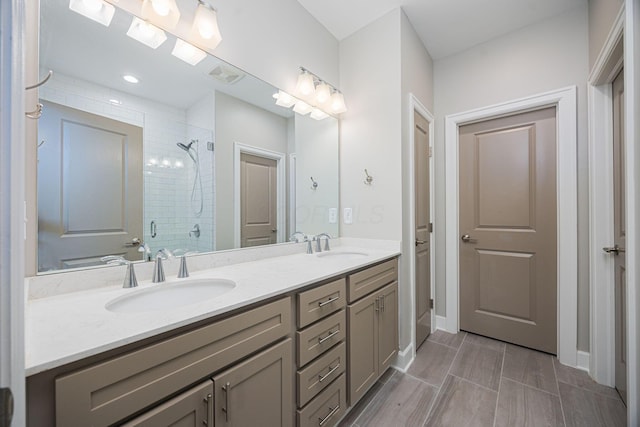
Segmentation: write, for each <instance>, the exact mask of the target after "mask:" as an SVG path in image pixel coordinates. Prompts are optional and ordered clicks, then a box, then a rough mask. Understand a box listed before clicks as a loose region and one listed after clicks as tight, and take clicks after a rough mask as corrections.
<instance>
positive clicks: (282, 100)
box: [273, 91, 298, 108]
mask: <svg viewBox="0 0 640 427" xmlns="http://www.w3.org/2000/svg"><path fill="white" fill-rule="evenodd" d="M273 97H274V98H275V99H276V105H279V106H281V107H284V108H291V107H293V106H294V105H295V104H296V102H297V101H298V100H297V99H296V98H294V97H293V96H291V95H289V94H288V93H287V92H283V91H278V93H274V94H273Z"/></svg>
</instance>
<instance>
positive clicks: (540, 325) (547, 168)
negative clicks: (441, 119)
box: [459, 107, 557, 354]
mask: <svg viewBox="0 0 640 427" xmlns="http://www.w3.org/2000/svg"><path fill="white" fill-rule="evenodd" d="M459 144H460V145H459V167H460V172H459V173H460V183H459V185H460V200H459V203H460V218H459V221H460V222H459V226H460V234H461V241H460V246H459V250H460V328H461V329H464V330H466V331H470V332H473V333H477V334H480V335H485V336H489V337H493V338H496V339H499V340H503V341H508V342H512V343H515V344H519V345H522V346H526V347H530V348H534V349H538V350H541V351H545V352H548V353H553V354H556V352H557V342H556V341H557V339H556V336H557V326H556V323H557V314H556V312H557V278H556V276H557V273H556V272H557V250H556V245H557V238H556V235H557V230H556V228H557V225H556V212H557V208H556V204H557V202H556V109H555V107H552V108H546V109H542V110H537V111H530V112H524V113H520V114H517V115H512V116H509V117H502V118H497V119H490V120H486V121H483V122H478V123H474V124H470V125H466V126H463V127H460V139H459Z"/></svg>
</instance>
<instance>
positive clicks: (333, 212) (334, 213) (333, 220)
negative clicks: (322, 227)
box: [329, 208, 338, 224]
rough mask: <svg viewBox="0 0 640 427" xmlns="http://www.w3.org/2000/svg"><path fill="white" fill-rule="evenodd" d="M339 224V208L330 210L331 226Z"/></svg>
mask: <svg viewBox="0 0 640 427" xmlns="http://www.w3.org/2000/svg"><path fill="white" fill-rule="evenodd" d="M336 222H338V208H329V224H335V223H336Z"/></svg>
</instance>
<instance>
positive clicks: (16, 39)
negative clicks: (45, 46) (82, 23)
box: [0, 0, 38, 426]
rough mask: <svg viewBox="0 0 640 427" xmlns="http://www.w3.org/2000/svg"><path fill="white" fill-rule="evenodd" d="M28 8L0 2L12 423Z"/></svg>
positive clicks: (6, 338)
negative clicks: (24, 53)
mask: <svg viewBox="0 0 640 427" xmlns="http://www.w3.org/2000/svg"><path fill="white" fill-rule="evenodd" d="M27 13H28V11H27V9H26V6H25V4H24V2H21V1H19V0H12V1H3V2H0V20H1V25H0V53H1V54H0V69H2V70H3V72H2V73H1V75H0V165H1V166H0V185H1V186H0V342H1V343H2V345H0V387H3V388H4V387H9V388H10V389H11V391H12V393H13V397H14V414H13V422H12V425H14V426H18V425H24V424H25V423H26V394H25V376H24V366H25V320H24V307H25V304H24V303H25V299H24V298H25V280H24V278H25V238H26V226H27V225H26V221H25V215H26V202H25V200H26V199H25V194H26V192H25V186H26V184H25V181H26V174H25V167H24V165H25V161H26V160H25V156H26V149H25V147H26V144H25V143H31V144H33V146H32V148H35V140H27V139H26V125H25V121H28V120H30V119H27V118H25V116H24V114H25V111H33V109H34V107H35V105H36V104H37V102H38V99H37V93H33V92H35V91H31V92H32V93H30V94H28V95H29V96H27V93H26V92H25V90H24V87H25V80H26V78H25V75H29V77H31V76H32V75H33V74H35V73H36V72H37V71H35V70H33V69H32V70H29V72H28V71H26V70H25V57H24V55H23V52H24V49H25V47H26V44H27V39H26V38H25V34H26V33H25V31H26V30H25V28H26V26H25V23H26V19H27ZM27 84H31V82H29V83H27ZM27 102H28V103H27ZM31 125H32V126H33V124H31Z"/></svg>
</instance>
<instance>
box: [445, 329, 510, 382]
mask: <svg viewBox="0 0 640 427" xmlns="http://www.w3.org/2000/svg"><path fill="white" fill-rule="evenodd" d="M468 336H469V335H467V337H468ZM503 357H504V353H503V352H502V351H495V350H492V349H491V348H490V347H488V346H481V345H475V344H470V343H468V342H464V343H463V344H462V346H460V350H458V355H457V356H456V358H455V360H454V361H453V365H452V366H451V370H450V371H449V372H450V373H451V374H453V375H456V376H458V377H460V378H464V379H466V380H469V381H471V382H473V383H476V384H479V385H481V386H483V387H487V388H490V389H491V390H495V391H498V386H499V385H500V373H501V371H502V359H503Z"/></svg>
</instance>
